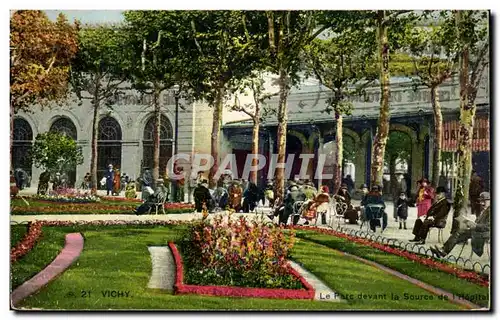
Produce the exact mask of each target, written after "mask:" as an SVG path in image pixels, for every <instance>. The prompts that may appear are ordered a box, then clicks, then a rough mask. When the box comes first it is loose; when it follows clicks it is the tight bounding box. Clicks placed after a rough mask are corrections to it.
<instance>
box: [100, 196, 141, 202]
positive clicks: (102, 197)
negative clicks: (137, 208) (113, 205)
mask: <svg viewBox="0 0 500 320" xmlns="http://www.w3.org/2000/svg"><path fill="white" fill-rule="evenodd" d="M100 198H101V199H102V200H106V201H120V202H132V203H141V202H142V200H141V199H131V198H125V197H110V196H101V197H100Z"/></svg>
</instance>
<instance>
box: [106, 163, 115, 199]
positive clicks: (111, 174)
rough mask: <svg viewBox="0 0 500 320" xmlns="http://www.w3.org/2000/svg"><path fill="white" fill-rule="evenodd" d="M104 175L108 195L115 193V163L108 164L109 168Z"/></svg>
mask: <svg viewBox="0 0 500 320" xmlns="http://www.w3.org/2000/svg"><path fill="white" fill-rule="evenodd" d="M104 177H105V178H106V195H107V196H109V194H110V193H111V195H113V180H114V178H115V171H114V170H113V165H112V164H110V165H108V170H106V172H104Z"/></svg>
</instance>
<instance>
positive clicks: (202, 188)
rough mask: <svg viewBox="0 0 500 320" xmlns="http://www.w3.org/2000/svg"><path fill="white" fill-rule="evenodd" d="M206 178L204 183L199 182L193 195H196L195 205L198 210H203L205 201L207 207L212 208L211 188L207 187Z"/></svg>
mask: <svg viewBox="0 0 500 320" xmlns="http://www.w3.org/2000/svg"><path fill="white" fill-rule="evenodd" d="M205 181H206V180H204V181H203V182H202V183H198V186H197V187H196V188H195V189H194V192H193V197H194V206H195V209H196V212H202V210H203V203H205V205H206V207H207V209H209V210H210V209H211V204H212V202H213V201H212V196H211V195H210V190H208V188H207V184H206V183H205Z"/></svg>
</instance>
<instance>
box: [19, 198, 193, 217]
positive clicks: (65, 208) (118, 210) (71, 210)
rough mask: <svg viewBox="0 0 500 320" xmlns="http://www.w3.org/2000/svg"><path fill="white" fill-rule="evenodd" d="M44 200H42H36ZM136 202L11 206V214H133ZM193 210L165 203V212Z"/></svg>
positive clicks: (188, 206)
mask: <svg viewBox="0 0 500 320" xmlns="http://www.w3.org/2000/svg"><path fill="white" fill-rule="evenodd" d="M37 201H41V202H45V201H44V200H37ZM136 207H137V205H136V204H131V203H129V204H122V205H120V204H116V205H115V204H101V203H73V204H60V205H57V206H38V207H37V206H12V207H11V214H13V215H37V214H134V209H135V208H136ZM192 211H193V206H192V205H191V204H185V203H165V213H166V214H175V213H189V212H192Z"/></svg>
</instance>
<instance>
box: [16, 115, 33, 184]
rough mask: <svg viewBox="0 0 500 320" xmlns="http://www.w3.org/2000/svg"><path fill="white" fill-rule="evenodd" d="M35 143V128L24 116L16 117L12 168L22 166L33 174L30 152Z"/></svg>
mask: <svg viewBox="0 0 500 320" xmlns="http://www.w3.org/2000/svg"><path fill="white" fill-rule="evenodd" d="M32 144H33V130H32V129H31V126H30V124H29V123H28V121H26V120H24V119H23V118H16V119H14V132H13V137H12V168H13V169H17V168H21V169H23V170H24V171H26V172H27V173H28V174H29V175H30V176H31V161H29V157H28V154H29V152H30V151H31V148H32Z"/></svg>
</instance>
